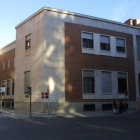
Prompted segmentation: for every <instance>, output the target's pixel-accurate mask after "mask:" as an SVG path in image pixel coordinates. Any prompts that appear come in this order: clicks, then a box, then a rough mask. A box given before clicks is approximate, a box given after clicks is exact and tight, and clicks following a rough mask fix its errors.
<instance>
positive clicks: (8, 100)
mask: <svg viewBox="0 0 140 140" xmlns="http://www.w3.org/2000/svg"><path fill="white" fill-rule="evenodd" d="M14 58H15V41H14V42H12V43H10V44H8V45H7V46H5V47H4V48H2V49H1V50H0V84H1V87H5V92H4V93H2V99H3V102H2V105H3V106H4V107H14V76H15V67H14ZM0 96H1V95H0Z"/></svg>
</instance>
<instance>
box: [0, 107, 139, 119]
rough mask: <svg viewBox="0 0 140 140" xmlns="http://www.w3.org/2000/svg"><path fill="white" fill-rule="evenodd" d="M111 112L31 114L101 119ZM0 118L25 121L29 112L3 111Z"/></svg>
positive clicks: (111, 112)
mask: <svg viewBox="0 0 140 140" xmlns="http://www.w3.org/2000/svg"><path fill="white" fill-rule="evenodd" d="M135 113H137V110H128V111H127V113H124V114H116V115H128V114H135ZM114 115H115V114H113V111H94V112H76V113H53V114H52V113H50V114H49V115H48V114H47V113H35V112H32V118H35V117H38V118H74V117H101V116H106V117H107V116H114ZM0 117H12V118H20V119H26V118H29V111H20V110H13V109H3V110H2V113H0Z"/></svg>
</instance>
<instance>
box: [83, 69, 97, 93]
mask: <svg viewBox="0 0 140 140" xmlns="http://www.w3.org/2000/svg"><path fill="white" fill-rule="evenodd" d="M84 71H93V72H94V92H93V93H84V77H83V76H84ZM82 93H83V94H84V95H95V70H94V69H82Z"/></svg>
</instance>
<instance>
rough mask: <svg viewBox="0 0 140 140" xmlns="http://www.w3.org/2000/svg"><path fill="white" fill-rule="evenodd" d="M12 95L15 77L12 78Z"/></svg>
mask: <svg viewBox="0 0 140 140" xmlns="http://www.w3.org/2000/svg"><path fill="white" fill-rule="evenodd" d="M12 95H14V79H13V80H12Z"/></svg>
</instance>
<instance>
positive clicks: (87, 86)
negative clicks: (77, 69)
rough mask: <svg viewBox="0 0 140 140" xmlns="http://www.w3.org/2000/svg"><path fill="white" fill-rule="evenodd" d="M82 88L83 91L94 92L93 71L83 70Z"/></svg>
mask: <svg viewBox="0 0 140 140" xmlns="http://www.w3.org/2000/svg"><path fill="white" fill-rule="evenodd" d="M83 88H84V93H94V71H92V70H84V71H83Z"/></svg>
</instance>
